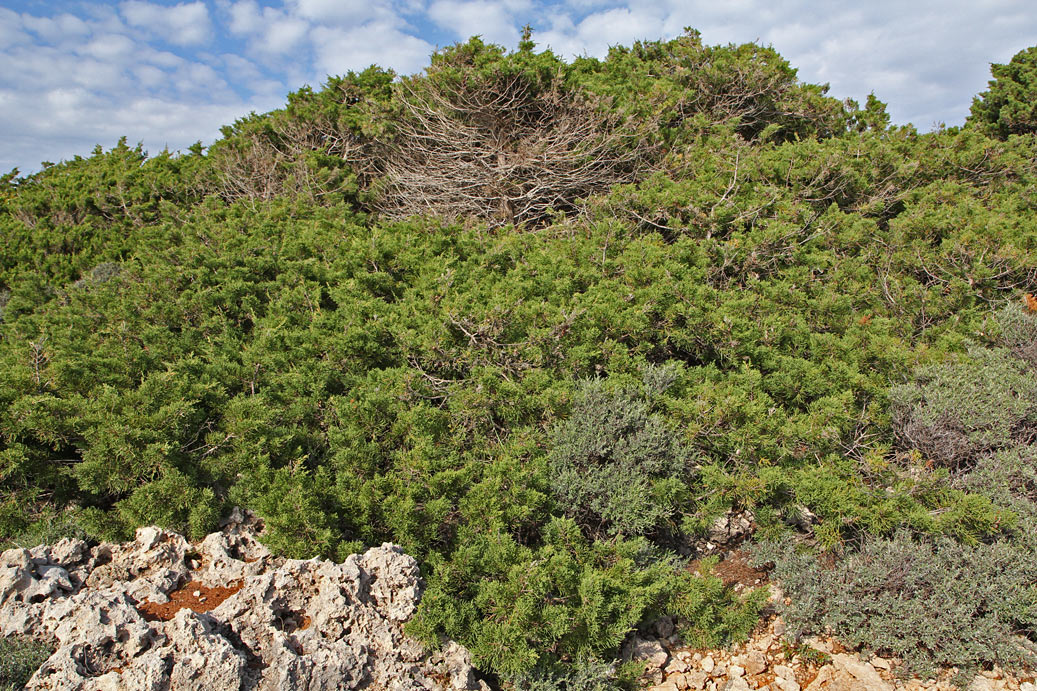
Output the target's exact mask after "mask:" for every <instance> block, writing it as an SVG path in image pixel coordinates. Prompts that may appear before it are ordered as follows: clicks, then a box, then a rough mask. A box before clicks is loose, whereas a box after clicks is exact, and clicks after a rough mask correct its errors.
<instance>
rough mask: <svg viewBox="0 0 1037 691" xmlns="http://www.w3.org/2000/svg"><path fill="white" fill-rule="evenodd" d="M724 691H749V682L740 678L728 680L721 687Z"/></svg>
mask: <svg viewBox="0 0 1037 691" xmlns="http://www.w3.org/2000/svg"><path fill="white" fill-rule="evenodd" d="M723 689H724V691H749V682H747V681H746V680H745V679H743V678H742V677H737V678H735V679H730V680H728V682H727V683H726V684H724V686H723Z"/></svg>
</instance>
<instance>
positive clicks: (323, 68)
mask: <svg viewBox="0 0 1037 691" xmlns="http://www.w3.org/2000/svg"><path fill="white" fill-rule="evenodd" d="M312 37H313V42H314V48H315V50H316V67H317V68H318V70H319V71H320V72H321V73H322V74H326V75H327V74H330V75H336V74H345V73H346V72H347V71H349V70H354V71H359V70H363V69H366V68H367V67H370V66H371V65H379V66H381V67H390V68H392V69H394V70H396V71H397V72H399V73H401V74H412V73H414V72H418V71H420V70H421V68H422V67H424V66H425V65H426V64H428V58H429V55H431V54H432V51H433V47H432V45H431V44H430V43H428V42H427V41H425V40H423V39H420V38H417V37H416V36H411V35H409V34H405V33H403V32H401V31H400V30H399V29H396V28H395V27H393V26H391V25H386V24H380V23H371V24H366V25H362V26H358V27H355V28H352V29H333V28H328V27H317V28H316V29H314V30H313V32H312Z"/></svg>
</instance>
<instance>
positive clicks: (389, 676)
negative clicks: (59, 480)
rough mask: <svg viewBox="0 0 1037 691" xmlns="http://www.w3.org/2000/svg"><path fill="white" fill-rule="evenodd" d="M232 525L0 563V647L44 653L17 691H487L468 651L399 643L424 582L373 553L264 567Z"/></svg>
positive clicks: (242, 523) (267, 560)
mask: <svg viewBox="0 0 1037 691" xmlns="http://www.w3.org/2000/svg"><path fill="white" fill-rule="evenodd" d="M255 528H256V526H255V524H254V523H253V522H251V521H250V520H248V519H246V517H245V516H243V515H242V514H240V513H237V512H236V513H235V515H234V516H233V517H232V520H231V521H230V522H229V523H228V524H227V525H226V526H225V527H224V529H223V530H222V531H221V532H219V533H214V534H212V535H209V536H208V537H207V538H205V540H203V541H202V542H201V543H200V544H198V545H192V544H190V543H189V542H188V541H187V540H185V539H184V538H183V537H182V536H180V535H177V534H175V533H170V532H166V531H163V530H160V529H158V528H141V529H140V530H138V531H137V535H136V540H135V541H133V542H132V543H126V544H123V545H114V544H101V545H99V546H96V547H93V548H91V547H90V546H89V545H87V544H86V543H85V542H82V541H79V540H62V541H61V542H59V543H57V544H56V545H52V546H41V547H37V548H35V549H32V550H24V549H13V550H8V551H6V552H4V553H3V554H2V555H0V635H4V636H9V635H15V634H23V635H31V636H34V637H41V638H46V639H48V640H50V641H52V642H53V643H54V645H55V646H56V650H55V652H54V654H53V655H51V657H50V658H49V659H48V660H47V661H46V662H45V663H44V664H43V665H42V666H41V667H40V669H39V670H38V671H37V672H36V674H35V675H34V676H33V678H32V680H31V681H30V682H29V684H28V686H27V687H26V688H28V689H76V690H81V691H95V690H96V691H101V690H105V691H107V690H115V689H127V690H128V689H134V690H154V691H159V690H160V689H205V690H206V691H222V690H224V689H226V690H231V689H234V690H237V689H255V690H257V691H275V690H278V691H279V690H285V691H287V690H289V689H292V690H295V689H300V690H302V689H312V690H313V691H317V690H321V691H325V690H329V691H330V690H331V689H359V688H365V689H366V688H378V689H394V690H399V691H411V690H414V691H417V690H419V689H423V690H429V691H431V690H446V689H450V690H457V691H460V690H462V689H470V690H473V691H474V690H477V689H486V688H487V687H486V685H485V684H484V683H483V682H481V681H478V680H477V679H476V678H475V674H474V669H473V668H472V664H471V659H470V657H469V655H468V652H467V651H466V650H465V649H464V648H463V647H461V646H459V645H457V644H456V643H453V642H447V643H446V644H445V645H443V646H442V647H441V648H439V649H436V650H428V649H426V648H424V647H423V646H422V645H421V644H420V643H418V642H417V641H415V640H413V639H410V638H408V637H407V636H405V635H404V633H403V628H402V627H403V624H404V623H405V622H406V621H407V620H408V619H410V617H411V616H413V615H414V612H415V611H416V609H417V606H418V602H419V601H420V598H421V594H422V589H423V582H422V580H421V576H420V574H419V571H418V564H417V562H416V561H415V560H414V559H413V558H412V557H410V556H408V555H406V554H404V553H403V551H402V550H401V549H400V548H399V547H396V546H394V545H391V544H388V543H386V544H383V545H382V546H381V547H377V548H373V549H369V550H368V551H367V552H365V553H364V554H362V555H359V554H354V555H352V556H350V557H349V558H347V559H346V560H345V561H344V562H342V563H341V564H336V563H333V562H330V561H325V560H321V559H310V560H292V559H282V558H276V557H273V556H272V555H271V554H270V553H269V552H268V551H267V550H266V548H264V547H263V546H262V545H261V544H260V543H259V542H258V541H257V540H256V538H255Z"/></svg>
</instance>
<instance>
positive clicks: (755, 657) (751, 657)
mask: <svg viewBox="0 0 1037 691" xmlns="http://www.w3.org/2000/svg"><path fill="white" fill-rule="evenodd" d="M742 667H744V668H745V672H746V674H760V673H761V672H763V671H764V670H765V669H767V658H766V657H765V656H764V654H763V653H761V652H760V651H759V650H750V651H749V652H748V653H746V654H745V657H743V658H742Z"/></svg>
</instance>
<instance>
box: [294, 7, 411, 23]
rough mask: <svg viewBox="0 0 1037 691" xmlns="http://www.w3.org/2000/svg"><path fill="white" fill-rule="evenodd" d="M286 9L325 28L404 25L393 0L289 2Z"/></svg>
mask: <svg viewBox="0 0 1037 691" xmlns="http://www.w3.org/2000/svg"><path fill="white" fill-rule="evenodd" d="M403 4H404V5H406V4H407V3H403ZM285 7H286V8H287V9H288V10H289V11H290V13H291V14H293V15H296V16H299V17H302V18H304V19H307V20H309V21H312V22H315V23H318V24H321V25H324V26H340V27H344V28H350V27H355V26H356V25H358V24H363V23H365V22H370V21H379V22H382V23H383V24H391V25H392V26H401V25H402V24H403V20H402V19H401V17H400V10H399V9H397V8H396V7H394V4H393V3H392V2H391V1H390V0H356V1H349V0H347V1H343V0H287V1H286V2H285ZM400 9H406V8H400Z"/></svg>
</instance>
